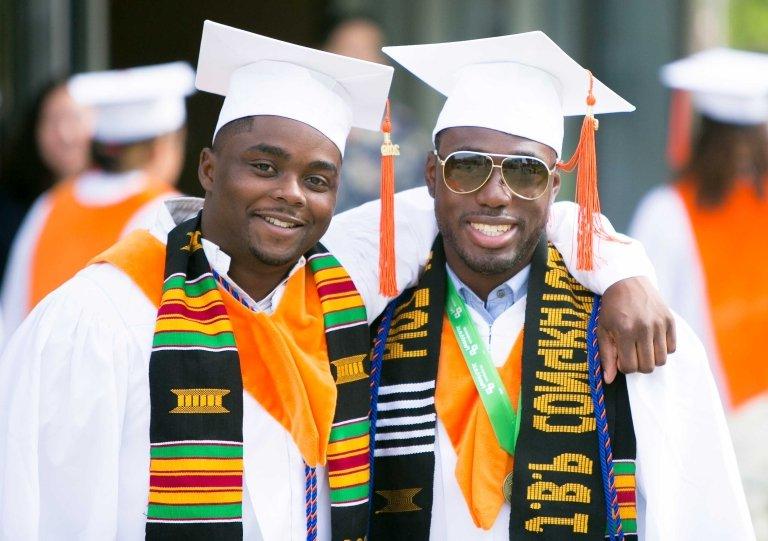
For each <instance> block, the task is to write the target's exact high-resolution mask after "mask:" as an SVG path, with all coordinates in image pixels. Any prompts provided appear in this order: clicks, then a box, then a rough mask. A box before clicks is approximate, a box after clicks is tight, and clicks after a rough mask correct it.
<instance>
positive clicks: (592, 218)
mask: <svg viewBox="0 0 768 541" xmlns="http://www.w3.org/2000/svg"><path fill="white" fill-rule="evenodd" d="M587 73H589V94H588V95H587V106H588V109H587V114H586V116H585V117H584V122H583V123H582V125H581V135H580V136H579V144H578V145H577V146H576V150H575V151H574V153H573V156H571V159H570V160H568V161H567V162H565V163H563V162H559V163H558V164H557V165H558V167H560V168H561V169H563V170H564V171H573V169H577V171H576V203H577V204H578V205H579V233H578V237H577V252H576V253H577V257H576V268H577V269H579V270H592V269H593V268H594V254H593V252H594V248H593V246H592V244H593V236H594V235H595V234H598V235H600V236H603V237H605V236H606V235H605V232H604V231H603V230H602V227H601V225H600V220H599V219H598V218H597V215H598V214H600V197H599V195H598V193H597V154H596V149H595V132H596V131H597V128H598V121H597V119H596V118H595V117H594V115H593V114H592V106H594V105H595V96H594V94H593V93H592V88H593V86H594V79H593V77H592V73H591V72H589V70H587Z"/></svg>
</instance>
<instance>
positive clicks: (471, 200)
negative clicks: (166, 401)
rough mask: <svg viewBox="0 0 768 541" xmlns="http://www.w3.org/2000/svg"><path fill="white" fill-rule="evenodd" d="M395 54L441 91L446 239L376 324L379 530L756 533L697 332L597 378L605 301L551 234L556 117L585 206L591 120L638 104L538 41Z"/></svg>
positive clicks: (437, 186) (449, 535)
mask: <svg viewBox="0 0 768 541" xmlns="http://www.w3.org/2000/svg"><path fill="white" fill-rule="evenodd" d="M384 52H385V53H387V54H388V55H389V56H391V57H392V58H394V59H395V60H396V61H397V62H399V63H400V64H401V65H403V66H404V67H405V68H407V69H408V70H410V71H411V72H412V73H414V74H415V75H416V76H418V77H419V78H421V79H422V80H423V81H424V82H426V83H427V84H429V85H430V86H432V87H433V88H435V89H437V90H438V91H440V92H441V93H443V94H445V95H446V96H447V100H446V102H445V105H444V107H443V109H442V111H441V113H440V116H439V118H438V120H437V124H436V126H435V129H434V132H433V137H434V144H435V150H434V152H433V153H432V154H431V155H430V156H429V157H428V159H427V164H426V184H427V188H428V191H429V194H430V195H431V196H432V197H433V198H434V211H435V217H436V219H437V224H438V228H439V233H440V234H439V235H438V237H437V239H436V240H435V242H434V244H433V246H432V249H431V259H430V263H429V264H428V265H427V269H426V271H425V272H424V273H423V275H422V276H421V278H420V280H419V283H418V284H417V285H416V286H415V287H414V288H412V289H410V290H408V291H406V292H404V293H403V294H402V295H401V296H400V298H398V299H397V300H396V301H394V302H393V303H392V304H391V305H390V306H389V307H388V308H387V310H385V312H384V314H383V315H382V317H381V318H380V320H379V321H378V323H377V326H376V342H375V346H374V351H373V355H372V374H374V375H375V377H374V378H373V379H374V381H373V389H374V392H373V395H374V403H375V407H374V408H373V410H374V411H375V412H377V414H376V419H375V423H374V425H375V430H374V438H373V441H374V445H375V448H374V456H375V462H374V468H373V471H374V487H373V490H372V495H373V501H372V514H371V516H372V524H371V535H370V538H371V539H373V540H379V539H395V538H400V537H399V535H398V534H400V533H402V532H408V537H407V538H408V539H410V540H423V541H427V540H429V539H434V540H437V539H439V540H456V541H467V540H502V539H504V540H506V539H542V540H565V539H590V540H598V539H604V537H606V536H607V537H608V538H609V539H612V540H613V539H629V540H631V539H647V540H651V539H654V540H666V539H675V540H690V541H694V540H697V541H699V540H713V541H714V540H721V539H753V538H754V534H753V532H752V529H751V525H750V521H749V515H748V512H747V509H746V504H745V500H744V494H743V489H742V487H741V484H740V481H739V479H738V473H737V469H736V464H735V459H734V455H733V449H732V445H731V442H730V439H729V436H728V432H727V428H726V425H725V420H724V416H723V411H722V407H721V405H720V403H719V401H718V398H717V394H716V390H715V386H714V383H713V379H712V375H711V373H710V372H709V368H708V364H707V360H706V355H705V354H704V352H703V349H702V346H701V343H700V341H699V340H698V339H697V338H696V336H695V335H694V334H693V332H692V331H691V330H690V327H689V326H688V325H687V324H686V323H685V322H684V321H682V320H681V319H679V318H676V323H677V328H678V337H677V351H676V352H675V353H674V354H672V355H670V362H669V363H668V366H666V367H665V368H663V369H661V370H657V371H655V372H654V373H653V374H651V375H650V376H639V375H636V374H635V375H628V376H626V377H625V376H624V375H621V374H620V375H618V376H617V377H616V379H615V380H614V381H613V383H612V384H610V385H607V384H605V383H604V382H603V379H602V374H601V371H600V362H599V361H600V354H601V352H600V350H599V349H598V347H597V342H598V339H597V336H598V334H599V333H600V332H601V331H600V326H599V325H598V321H599V318H600V313H601V311H600V306H601V299H600V298H599V297H597V296H595V295H593V294H592V293H591V292H589V291H587V290H586V289H585V288H584V287H583V286H582V285H581V284H579V283H578V281H577V280H576V279H575V278H574V275H573V274H571V273H570V272H569V270H568V269H567V268H566V267H565V265H564V263H563V257H562V254H561V253H560V252H559V251H558V248H559V247H558V248H556V247H555V246H554V245H553V244H552V243H551V242H548V239H547V237H548V235H547V233H548V228H547V218H548V216H549V214H550V212H551V208H552V204H553V201H554V198H555V196H556V194H557V192H558V190H559V188H560V176H559V173H558V167H559V166H558V164H559V160H560V158H561V151H562V143H563V123H564V122H563V117H564V116H565V115H575V114H579V115H586V117H585V127H584V128H583V129H582V140H581V141H580V143H579V145H578V147H577V148H578V149H579V153H580V154H579V155H578V156H579V159H578V160H577V161H578V163H579V165H580V171H579V177H580V179H579V185H578V186H577V190H582V191H583V190H586V191H587V195H589V194H590V193H591V194H594V192H589V189H590V186H589V184H587V183H584V180H589V172H590V171H594V167H595V162H594V150H593V149H594V146H593V143H594V141H593V140H592V139H591V138H592V137H593V134H594V132H592V131H590V130H591V129H592V128H593V127H594V126H595V124H594V123H595V120H594V117H593V116H592V114H593V113H608V112H621V111H631V110H633V109H634V108H633V107H632V106H631V105H630V104H629V103H627V102H626V101H625V100H623V99H622V98H621V97H620V96H618V95H617V94H615V93H614V92H613V91H611V90H610V89H609V88H607V87H606V86H605V85H603V84H602V83H600V82H599V81H597V80H596V79H593V77H592V75H591V74H590V73H589V72H587V71H586V70H584V69H583V68H582V67H581V66H579V65H578V64H577V63H576V62H575V61H574V60H573V59H571V58H570V57H569V56H567V55H566V54H565V53H564V52H563V51H562V50H561V49H560V48H559V47H557V45H556V44H555V43H554V42H552V41H551V40H550V39H549V38H548V37H547V36H546V35H544V34H543V33H542V32H530V33H527V34H518V35H512V36H504V37H499V38H489V39H483V40H473V41H466V42H454V43H443V44H434V45H416V46H403V47H386V48H384ZM441 58H445V59H450V62H446V63H441V62H438V61H435V59H441ZM585 98H586V99H585ZM590 148H591V149H592V150H590ZM562 167H565V166H562ZM593 180H595V179H594V177H593ZM593 188H594V186H593ZM581 195H585V194H584V193H582V194H581ZM584 199H585V201H584V203H585V205H584V206H585V208H583V212H582V216H583V217H585V218H586V222H587V226H588V227H586V228H585V229H586V230H587V231H588V230H589V229H590V228H589V226H591V225H594V224H593V223H591V220H592V219H593V215H592V214H591V213H592V212H593V211H594V209H595V205H594V203H595V201H596V200H595V199H594V198H584ZM589 205H592V206H589ZM605 236H607V237H617V238H611V239H607V240H603V241H601V242H600V243H598V246H597V249H596V251H595V253H596V254H599V253H600V249H601V248H600V246H601V245H603V244H612V243H615V242H617V241H621V238H620V236H619V235H615V234H613V233H612V232H606V235H605ZM582 240H584V239H583V237H582V238H580V241H582ZM580 246H582V245H580ZM584 246H586V244H585V245H584ZM580 254H582V255H584V261H583V263H584V264H585V265H588V263H589V256H590V254H589V250H588V249H585V250H584V251H583V252H581V251H580Z"/></svg>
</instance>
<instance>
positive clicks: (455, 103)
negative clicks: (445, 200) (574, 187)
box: [382, 31, 635, 157]
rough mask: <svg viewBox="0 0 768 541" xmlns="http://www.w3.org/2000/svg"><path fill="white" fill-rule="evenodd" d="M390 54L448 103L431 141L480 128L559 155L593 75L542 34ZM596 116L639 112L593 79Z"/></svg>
mask: <svg viewBox="0 0 768 541" xmlns="http://www.w3.org/2000/svg"><path fill="white" fill-rule="evenodd" d="M382 50H383V51H384V52H385V53H386V54H387V55H389V56H390V57H392V58H393V59H394V60H396V61H397V62H398V63H399V64H400V65H402V66H403V67H404V68H406V69H407V70H408V71H410V72H412V73H413V74H414V75H416V77H418V78H419V79H421V80H422V81H424V82H425V83H427V84H428V85H429V86H431V87H432V88H434V89H435V90H437V91H438V92H440V93H441V94H444V95H445V96H447V97H448V99H447V100H446V102H445V105H444V106H443V110H442V111H441V113H440V116H439V117H438V119H437V124H436V125H435V129H434V132H433V137H434V135H436V134H437V133H438V132H439V131H441V130H443V129H445V128H450V127H455V126H478V127H484V128H491V129H494V130H498V131H501V132H504V133H509V134H512V135H517V136H520V137H525V138H527V139H531V140H534V141H537V142H540V143H543V144H545V145H548V146H550V147H552V148H553V149H555V151H556V152H557V155H558V157H559V156H561V153H562V144H563V125H564V122H563V117H565V116H571V115H584V114H586V113H587V112H588V111H587V109H588V106H587V104H586V102H585V97H586V96H587V93H588V91H589V86H590V75H589V73H588V72H587V71H586V70H585V69H584V68H583V67H581V66H580V65H579V64H578V63H577V62H576V61H575V60H573V59H572V58H571V57H570V56H568V55H567V54H566V53H565V52H564V51H563V50H562V49H561V48H560V47H558V46H557V44H555V42H553V41H552V40H551V39H549V37H547V35H546V34H544V32H540V31H535V32H526V33H523V34H513V35H509V36H500V37H495V38H484V39H475V40H469V41H454V42H450V43H435V44H429V45H410V46H398V47H384V48H383V49H382ZM593 94H594V97H595V99H596V102H595V105H594V107H593V111H592V112H593V113H616V112H625V111H633V110H634V109H635V108H634V107H633V106H632V105H631V104H630V103H628V102H627V101H626V100H624V99H623V98H622V97H621V96H619V95H618V94H616V93H615V92H613V91H612V90H611V89H609V88H608V87H607V86H605V85H604V84H603V83H601V82H600V81H598V80H597V79H594V89H593Z"/></svg>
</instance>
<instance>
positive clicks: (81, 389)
mask: <svg viewBox="0 0 768 541" xmlns="http://www.w3.org/2000/svg"><path fill="white" fill-rule="evenodd" d="M139 356H140V353H139V351H138V346H137V344H136V342H135V339H133V337H132V335H131V334H130V333H129V332H128V331H127V329H126V326H125V324H124V322H123V320H122V319H121V317H120V314H119V311H118V309H117V307H116V306H114V304H113V303H112V302H111V300H110V299H109V297H108V296H107V295H106V294H105V292H104V291H103V290H102V289H101V288H100V287H98V286H96V285H95V283H94V282H92V281H91V280H90V279H89V278H88V277H87V276H83V273H80V274H79V275H77V276H75V277H74V278H73V279H72V280H70V281H69V282H67V283H66V284H64V285H63V286H62V287H61V288H59V289H57V290H56V291H54V292H53V293H51V294H50V295H49V296H48V297H46V298H45V299H44V300H43V301H42V302H41V303H40V304H39V305H38V306H37V307H36V308H35V309H34V310H33V312H32V313H31V314H30V315H29V316H28V317H27V318H26V320H25V321H24V322H23V323H22V325H21V326H20V327H19V329H18V330H17V332H16V333H15V334H14V335H13V336H12V337H11V338H10V340H9V342H8V344H7V347H6V349H5V350H4V352H3V355H2V357H1V358H0V412H2V415H0V539H3V540H6V539H7V540H18V539H80V540H91V539H93V540H97V539H98V540H100V539H114V538H116V535H117V513H118V477H119V474H118V471H119V455H120V446H121V431H122V424H123V417H124V411H125V407H126V400H127V393H128V383H127V382H128V380H129V372H130V370H131V359H135V358H138V357H139Z"/></svg>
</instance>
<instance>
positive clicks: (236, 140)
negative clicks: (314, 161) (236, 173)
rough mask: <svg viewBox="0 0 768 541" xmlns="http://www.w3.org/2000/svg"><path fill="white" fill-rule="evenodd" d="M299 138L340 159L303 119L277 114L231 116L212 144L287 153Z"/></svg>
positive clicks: (317, 132) (329, 144) (330, 156)
mask: <svg viewBox="0 0 768 541" xmlns="http://www.w3.org/2000/svg"><path fill="white" fill-rule="evenodd" d="M299 140H301V141H303V142H305V143H307V144H308V145H309V146H311V147H312V148H313V149H315V150H317V151H318V152H322V153H323V154H324V155H326V159H335V160H338V161H339V163H340V162H341V154H340V152H339V150H338V148H337V147H336V145H335V144H334V143H333V141H331V139H329V138H328V137H327V136H326V135H325V134H323V133H322V132H320V131H319V130H317V129H316V128H314V127H312V126H310V125H309V124H305V123H304V122H301V121H298V120H294V119H292V118H287V117H283V116H277V115H255V116H249V117H244V118H240V119H237V120H233V121H232V122H230V123H228V124H226V125H225V126H223V127H222V128H221V130H219V133H217V134H216V142H215V143H214V145H215V146H217V147H219V148H225V147H227V146H228V145H230V144H235V145H236V146H238V147H246V148H249V147H254V146H262V147H274V148H281V149H283V150H284V151H285V153H286V154H291V153H292V151H291V148H292V147H295V146H296V145H297V141H299Z"/></svg>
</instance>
